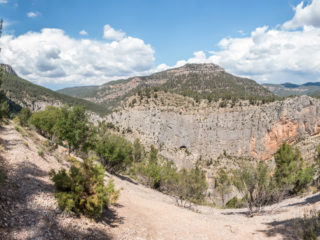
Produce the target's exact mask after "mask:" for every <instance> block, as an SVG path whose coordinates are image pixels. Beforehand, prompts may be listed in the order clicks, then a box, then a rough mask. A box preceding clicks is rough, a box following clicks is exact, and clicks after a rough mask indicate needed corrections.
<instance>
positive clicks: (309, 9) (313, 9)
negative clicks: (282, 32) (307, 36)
mask: <svg viewBox="0 0 320 240" xmlns="http://www.w3.org/2000/svg"><path fill="white" fill-rule="evenodd" d="M294 10H295V15H294V17H293V18H292V19H291V20H290V21H288V22H285V23H284V24H283V28H284V29H297V28H299V27H303V26H313V27H320V0H313V1H312V2H311V4H309V5H307V6H304V2H303V1H302V2H301V3H300V4H298V5H297V6H296V7H295V8H294Z"/></svg>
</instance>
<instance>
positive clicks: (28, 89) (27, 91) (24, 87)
mask: <svg viewBox="0 0 320 240" xmlns="http://www.w3.org/2000/svg"><path fill="white" fill-rule="evenodd" d="M2 88H3V90H4V92H5V93H6V95H7V96H8V97H9V99H11V100H12V99H17V100H19V101H20V102H22V103H23V102H26V101H28V102H36V101H59V102H61V103H62V104H67V105H71V106H74V105H83V106H85V107H86V109H88V110H89V111H92V112H95V113H97V114H99V115H104V114H106V113H107V110H106V109H105V108H104V107H103V106H101V105H98V104H96V103H93V102H90V101H86V100H84V99H79V98H74V97H71V96H68V95H64V94H61V93H57V92H55V91H52V90H50V89H47V88H45V87H41V86H39V85H36V84H33V83H31V82H29V81H27V80H24V79H22V78H20V77H19V76H17V75H15V74H12V73H8V72H5V74H4V81H3V85H2Z"/></svg>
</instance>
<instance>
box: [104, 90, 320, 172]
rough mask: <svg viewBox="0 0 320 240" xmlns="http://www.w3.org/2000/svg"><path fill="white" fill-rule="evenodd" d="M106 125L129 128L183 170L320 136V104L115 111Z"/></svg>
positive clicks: (305, 100)
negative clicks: (197, 163) (225, 156)
mask: <svg viewBox="0 0 320 240" xmlns="http://www.w3.org/2000/svg"><path fill="white" fill-rule="evenodd" d="M107 121H110V122H113V123H114V124H116V125H119V126H122V127H127V128H131V129H132V130H133V131H134V132H135V133H136V136H137V137H139V138H140V139H141V141H142V142H144V143H145V144H147V145H151V144H154V145H155V146H157V147H158V148H159V149H160V152H161V154H163V155H164V156H166V157H168V158H169V159H172V160H174V161H175V163H176V164H177V165H178V166H180V167H181V166H188V164H190V163H192V162H195V161H196V160H198V159H199V158H202V159H212V158H217V157H218V156H219V155H221V154H223V153H224V152H226V153H227V154H230V155H234V156H247V157H254V158H261V159H269V158H271V157H272V155H273V154H274V153H275V152H276V151H277V149H278V147H279V146H280V145H281V144H282V143H283V142H284V141H289V142H292V143H294V142H297V141H299V140H300V139H302V138H305V137H308V136H312V135H316V134H318V133H320V101H319V100H317V99H313V98H311V97H307V96H301V97H295V98H290V99H286V100H285V101H277V102H274V103H270V104H267V105H263V106H247V107H243V108H237V109H232V108H228V109H217V108H215V109H206V110H205V111H201V110H199V111H186V112H177V111H170V110H169V111H165V110H164V109H161V108H160V107H133V108H129V109H123V110H121V111H119V112H115V113H113V114H112V115H110V116H109V117H108V119H107Z"/></svg>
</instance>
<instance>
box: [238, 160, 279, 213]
mask: <svg viewBox="0 0 320 240" xmlns="http://www.w3.org/2000/svg"><path fill="white" fill-rule="evenodd" d="M233 184H234V186H235V187H236V188H237V189H238V190H239V192H240V193H242V195H243V196H244V199H243V200H244V201H245V202H246V203H247V206H248V209H249V214H250V215H252V214H253V213H254V212H255V211H259V210H261V208H262V206H264V205H266V204H268V203H269V202H270V201H271V198H272V190H273V185H272V179H271V177H270V169H269V168H268V166H267V165H266V163H265V162H263V161H260V162H259V163H258V164H254V163H249V162H248V163H246V164H242V166H241V168H240V169H238V170H236V171H235V172H234V176H233Z"/></svg>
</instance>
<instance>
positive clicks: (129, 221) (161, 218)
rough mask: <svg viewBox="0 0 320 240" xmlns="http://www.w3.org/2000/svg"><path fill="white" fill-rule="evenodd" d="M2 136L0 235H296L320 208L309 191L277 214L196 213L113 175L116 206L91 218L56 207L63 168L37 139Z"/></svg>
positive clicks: (7, 129) (4, 131)
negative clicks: (308, 213) (52, 175)
mask: <svg viewBox="0 0 320 240" xmlns="http://www.w3.org/2000/svg"><path fill="white" fill-rule="evenodd" d="M38 138H39V141H41V137H40V136H38ZM0 139H1V140H2V145H3V147H4V148H5V149H4V150H3V152H2V153H1V155H2V157H3V159H5V161H6V165H7V168H8V170H9V172H8V184H7V185H6V186H5V187H3V188H2V189H1V191H0V193H1V195H0V239H119V240H120V239H122V240H125V239H127V240H143V239H148V240H149V239H150V240H151V239H153V240H161V239H163V240H170V239H172V240H173V239H174V240H180V239H181V240H182V239H183V240H188V239H197V240H198V239H201V240H202V239H203V240H206V239H245V240H249V239H297V236H294V235H292V231H291V230H292V228H291V227H290V226H292V225H293V220H292V219H294V218H296V217H302V216H303V214H304V212H305V210H306V209H311V208H317V209H320V206H319V200H320V195H313V196H308V197H305V198H294V199H289V200H287V201H284V202H282V203H281V204H280V205H279V206H278V211H277V212H276V213H275V212H273V213H267V214H265V215H263V216H256V217H254V218H248V217H246V216H245V215H244V211H245V209H238V210H218V209H213V208H207V207H199V208H198V210H199V211H200V212H201V213H196V212H193V211H190V210H187V209H183V208H180V207H177V206H176V205H175V202H174V200H173V199H172V198H171V197H168V196H166V195H164V194H161V193H159V192H157V191H154V190H151V189H148V188H146V187H144V186H141V185H139V184H135V183H131V182H129V181H125V180H121V179H119V178H116V177H115V181H116V185H117V187H123V190H122V192H121V195H120V199H119V202H118V205H117V206H115V207H113V208H112V209H111V210H110V211H108V212H107V213H105V214H104V216H103V217H102V219H101V220H100V221H99V222H93V221H90V220H88V219H86V218H84V217H82V218H76V217H72V216H67V215H66V214H64V213H62V212H61V211H60V210H59V209H58V206H57V204H56V201H55V198H54V189H53V185H52V182H51V181H50V179H49V177H48V172H49V171H50V170H51V169H52V168H54V169H59V168H61V167H62V166H63V164H62V163H61V162H59V161H58V160H57V159H56V158H55V157H53V156H49V155H45V156H44V157H40V156H39V154H38V143H35V142H33V141H32V140H30V138H26V137H23V136H22V135H21V134H20V133H19V132H17V131H16V130H15V128H14V127H13V126H12V125H7V126H3V127H2V128H1V129H0ZM42 140H43V139H42ZM26 142H27V143H26ZM62 151H63V149H62ZM274 208H275V206H272V207H269V208H267V209H266V210H271V209H274Z"/></svg>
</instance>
